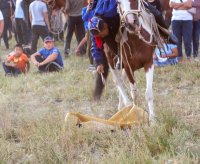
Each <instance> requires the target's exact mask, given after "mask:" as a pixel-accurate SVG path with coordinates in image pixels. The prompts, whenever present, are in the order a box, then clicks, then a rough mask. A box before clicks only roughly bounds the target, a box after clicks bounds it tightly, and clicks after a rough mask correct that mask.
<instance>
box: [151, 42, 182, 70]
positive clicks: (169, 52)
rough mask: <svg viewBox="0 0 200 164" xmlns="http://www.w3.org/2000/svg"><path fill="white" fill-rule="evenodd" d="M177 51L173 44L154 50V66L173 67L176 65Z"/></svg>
mask: <svg viewBox="0 0 200 164" xmlns="http://www.w3.org/2000/svg"><path fill="white" fill-rule="evenodd" d="M177 56H178V49H177V45H175V44H165V43H164V42H163V48H160V49H159V48H156V50H155V54H154V64H155V65H157V66H159V67H163V66H166V65H174V64H177V63H178V57H177Z"/></svg>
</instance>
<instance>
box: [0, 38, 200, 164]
mask: <svg viewBox="0 0 200 164" xmlns="http://www.w3.org/2000/svg"><path fill="white" fill-rule="evenodd" d="M13 42H14V41H13ZM72 44H73V45H74V46H75V42H73V43H72ZM13 46H14V43H12V44H11V46H10V47H13ZM41 46H42V44H41V43H40V46H39V47H41ZM57 46H58V47H59V48H60V49H61V50H63V44H62V43H57ZM74 46H73V47H74ZM72 51H73V50H72ZM9 52H10V51H7V50H5V48H4V45H1V46H0V55H1V58H2V60H3V59H4V58H5V56H6V54H8V53H9ZM64 60H65V69H64V71H63V72H61V73H51V74H39V73H37V69H36V68H35V67H34V66H33V65H31V71H30V72H29V73H28V74H27V75H20V76H19V77H5V76H4V72H3V70H2V68H0V163H107V164H110V163H117V164H118V163H120V164H121V163H128V164H129V163H137V164H140V163H158V164H160V163H161V164H179V163H180V164H182V163H184V164H185V163H186V164H187V163H188V164H189V163H200V63H195V62H191V63H183V64H179V65H177V66H173V67H166V68H156V69H155V74H154V79H155V80H154V97H155V101H154V103H155V110H156V114H157V121H156V124H155V125H154V126H148V125H145V126H143V127H133V128H132V130H131V131H130V132H127V131H122V130H120V129H116V131H115V132H111V131H109V130H105V131H102V132H99V131H95V130H90V129H86V128H78V127H69V126H66V125H65V122H64V118H65V115H66V113H67V112H69V111H75V112H82V113H85V114H90V115H94V116H99V117H103V118H109V117H110V116H112V115H113V114H114V113H116V111H117V103H118V97H117V91H116V88H115V86H114V84H113V82H112V76H109V78H108V81H107V85H106V89H105V91H104V94H103V96H102V100H101V101H100V102H94V101H92V90H93V86H94V79H95V75H94V74H93V73H91V72H89V71H88V70H87V68H88V65H89V60H88V58H87V57H86V56H85V57H77V56H75V55H74V54H73V53H72V55H71V56H70V57H69V58H66V59H64ZM136 79H137V86H138V92H139V97H138V100H137V102H136V103H137V105H138V106H140V107H142V108H144V109H147V104H146V101H145V99H144V92H145V75H144V71H143V70H140V71H138V72H137V73H136Z"/></svg>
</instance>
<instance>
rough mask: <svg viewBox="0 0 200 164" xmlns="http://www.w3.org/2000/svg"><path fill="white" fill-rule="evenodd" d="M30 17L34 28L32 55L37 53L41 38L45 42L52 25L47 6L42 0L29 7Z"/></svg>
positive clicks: (36, 0)
mask: <svg viewBox="0 0 200 164" xmlns="http://www.w3.org/2000/svg"><path fill="white" fill-rule="evenodd" d="M29 17H30V21H31V26H32V43H31V53H35V52H36V51H37V42H38V39H39V37H41V38H42V39H43V40H44V38H45V37H47V36H48V35H49V32H50V23H49V17H48V10H47V5H46V3H45V2H43V1H42V0H35V1H33V2H32V3H31V4H30V6H29Z"/></svg>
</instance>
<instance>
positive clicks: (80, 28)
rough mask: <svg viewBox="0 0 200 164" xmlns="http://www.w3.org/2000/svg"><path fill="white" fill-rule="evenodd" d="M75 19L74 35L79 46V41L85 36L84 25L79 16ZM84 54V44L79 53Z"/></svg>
mask: <svg viewBox="0 0 200 164" xmlns="http://www.w3.org/2000/svg"><path fill="white" fill-rule="evenodd" d="M75 19H76V27H75V35H76V40H77V43H78V45H79V44H80V42H81V40H82V39H83V38H84V36H85V29H84V24H83V20H82V18H81V16H78V17H76V18H75ZM85 52H86V44H84V46H82V47H81V49H80V53H81V54H84V53H85Z"/></svg>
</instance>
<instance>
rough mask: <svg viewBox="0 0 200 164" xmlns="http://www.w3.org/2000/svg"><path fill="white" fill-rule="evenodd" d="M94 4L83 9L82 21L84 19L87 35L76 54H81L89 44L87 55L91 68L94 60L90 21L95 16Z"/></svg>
mask: <svg viewBox="0 0 200 164" xmlns="http://www.w3.org/2000/svg"><path fill="white" fill-rule="evenodd" d="M92 4H93V2H91V1H90V3H89V4H88V6H87V7H84V8H83V9H82V19H83V22H84V28H85V32H86V35H85V37H84V38H83V39H82V41H81V42H80V44H79V45H78V47H77V48H76V50H75V52H76V54H77V55H79V54H80V52H81V48H82V47H83V46H84V45H85V44H86V43H87V52H86V53H87V55H88V57H89V60H90V64H91V66H93V58H92V56H91V52H90V49H91V38H90V32H89V29H88V23H89V21H90V19H92V17H93V15H94V11H93V10H92Z"/></svg>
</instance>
